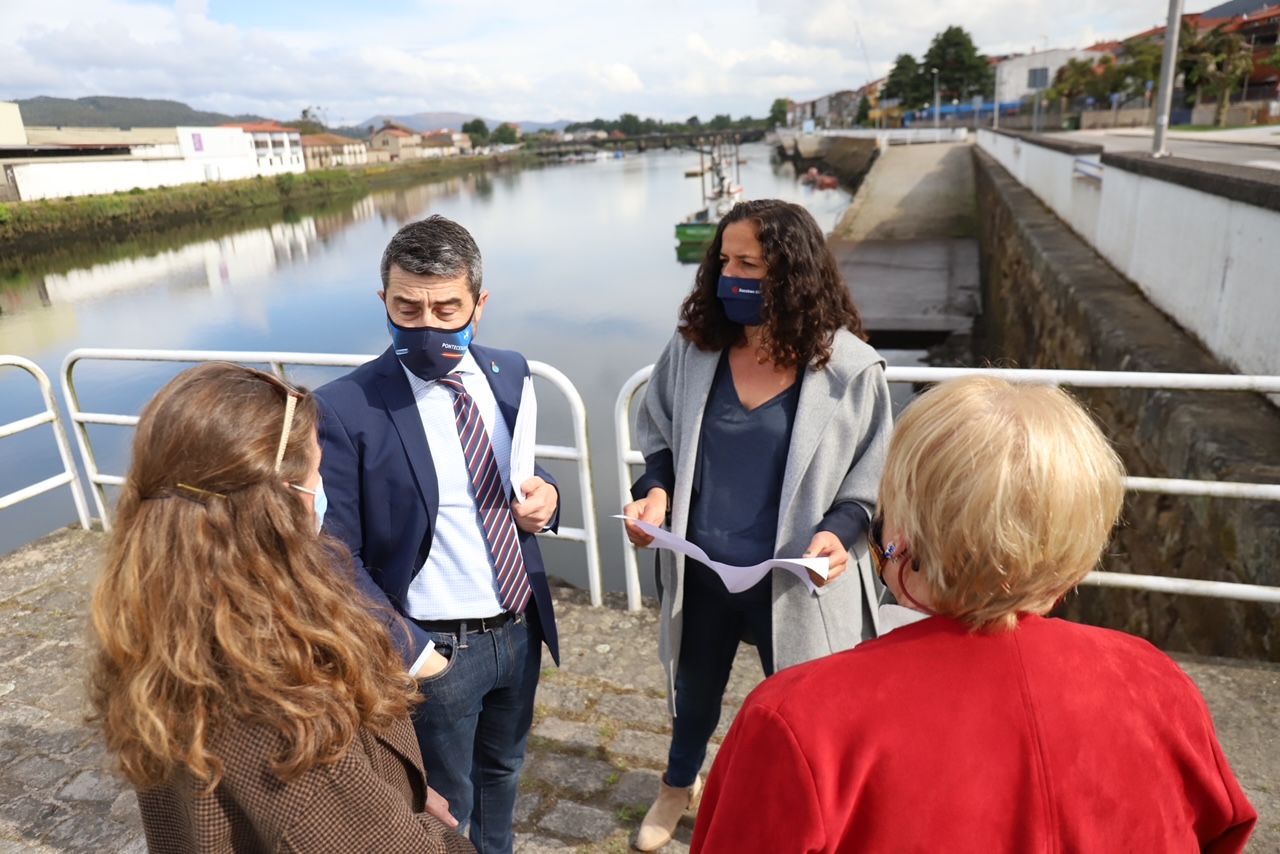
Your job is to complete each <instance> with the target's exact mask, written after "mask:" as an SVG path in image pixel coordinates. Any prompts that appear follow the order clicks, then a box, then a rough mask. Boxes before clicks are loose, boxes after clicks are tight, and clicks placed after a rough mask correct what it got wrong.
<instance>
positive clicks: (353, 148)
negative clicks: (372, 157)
mask: <svg viewBox="0 0 1280 854" xmlns="http://www.w3.org/2000/svg"><path fill="white" fill-rule="evenodd" d="M302 151H303V154H304V156H305V158H306V161H307V169H308V170H311V169H331V168H333V167H334V166H357V165H360V164H363V163H368V162H369V146H367V145H365V144H364V141H363V140H359V139H351V138H350V137H346V136H339V135H338V134H336V133H317V134H308V135H306V136H304V137H302Z"/></svg>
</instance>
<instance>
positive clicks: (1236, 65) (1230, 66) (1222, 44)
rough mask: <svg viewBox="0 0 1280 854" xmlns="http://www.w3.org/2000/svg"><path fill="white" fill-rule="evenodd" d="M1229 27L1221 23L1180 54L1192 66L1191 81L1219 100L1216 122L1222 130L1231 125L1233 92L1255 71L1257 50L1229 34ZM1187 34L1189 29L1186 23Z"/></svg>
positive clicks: (1200, 35)
mask: <svg viewBox="0 0 1280 854" xmlns="http://www.w3.org/2000/svg"><path fill="white" fill-rule="evenodd" d="M1225 26H1226V25H1225V24H1219V25H1218V26H1216V27H1214V28H1213V29H1212V30H1209V31H1208V32H1207V33H1204V34H1199V35H1198V37H1194V38H1193V39H1192V40H1191V42H1190V44H1189V45H1188V46H1187V47H1186V48H1184V49H1182V50H1180V51H1179V53H1181V54H1182V63H1180V65H1181V64H1183V63H1188V64H1189V65H1190V71H1189V72H1188V73H1187V81H1188V82H1189V83H1191V84H1193V85H1195V86H1196V87H1197V91H1198V90H1199V89H1200V88H1203V89H1204V90H1205V92H1206V93H1208V94H1209V95H1211V96H1212V97H1213V98H1214V99H1215V100H1216V101H1217V108H1216V109H1215V110H1214V117H1213V121H1214V124H1216V125H1217V126H1218V127H1225V126H1226V123H1227V108H1228V107H1229V106H1230V105H1231V93H1232V92H1234V91H1235V90H1236V87H1238V86H1239V85H1240V81H1242V80H1244V79H1245V78H1246V77H1248V76H1249V74H1250V73H1252V72H1253V51H1252V50H1251V49H1250V48H1249V45H1248V44H1246V43H1245V40H1244V39H1243V38H1241V37H1240V35H1239V34H1238V33H1229V32H1227V31H1226V29H1225ZM1183 28H1184V32H1185V30H1186V29H1188V27H1187V25H1186V22H1185V21H1184V22H1183Z"/></svg>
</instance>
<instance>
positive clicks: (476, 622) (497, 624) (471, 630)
mask: <svg viewBox="0 0 1280 854" xmlns="http://www.w3.org/2000/svg"><path fill="white" fill-rule="evenodd" d="M523 616H524V615H523V614H513V613H511V612H510V611H503V612H502V613H501V614H498V615H497V616H493V617H476V618H475V619H465V620H414V621H413V622H414V623H416V624H417V626H418V628H420V629H422V630H423V631H427V632H442V633H444V634H450V635H462V634H468V635H472V634H475V633H477V632H491V631H493V630H494V629H500V628H502V627H503V626H505V625H506V624H507V623H510V622H513V621H518V620H520V619H521V618H522V617H523Z"/></svg>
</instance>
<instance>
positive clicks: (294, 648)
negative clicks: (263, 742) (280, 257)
mask: <svg viewBox="0 0 1280 854" xmlns="http://www.w3.org/2000/svg"><path fill="white" fill-rule="evenodd" d="M289 395H294V396H295V398H296V399H297V405H296V410H295V417H294V420H293V426H292V428H291V429H290V431H289V437H288V441H287V444H286V446H285V449H284V456H283V459H282V460H281V462H280V464H279V468H278V469H277V465H276V455H277V449H278V446H279V443H280V436H281V431H282V430H283V428H284V420H285V404H286V399H287V397H288V396H289ZM318 420H319V409H318V406H317V404H316V401H315V398H314V397H312V396H311V395H310V394H308V393H306V392H304V391H301V390H297V389H292V388H290V387H288V386H286V385H285V384H284V383H283V382H281V381H280V380H278V379H276V378H275V377H273V376H271V375H270V374H265V373H263V372H261V371H255V370H252V369H250V368H246V367H243V366H240V365H233V364H226V363H215V364H207V365H201V366H199V367H196V368H192V369H190V370H187V371H184V372H183V373H181V374H179V375H178V376H177V377H176V378H174V379H173V380H172V381H171V382H170V383H169V384H168V385H166V386H165V387H164V388H163V389H161V390H160V392H159V393H158V394H157V395H156V396H155V398H153V399H152V400H151V402H150V403H148V404H147V406H146V408H145V409H144V410H143V413H142V417H141V419H140V420H139V422H138V432H137V435H136V437H135V439H134V443H133V461H132V464H131V466H130V470H129V475H128V478H127V479H126V481H125V484H124V489H123V492H122V494H121V496H120V502H119V507H118V510H117V515H116V522H115V527H114V530H113V532H112V537H111V542H110V546H109V548H108V552H107V559H106V565H105V568H104V570H103V573H102V576H101V577H100V578H99V580H98V582H97V585H96V588H95V590H94V595H93V606H92V614H91V621H92V627H93V632H94V635H95V646H96V649H95V657H94V661H93V666H92V673H91V680H90V698H91V702H92V705H93V709H94V714H93V718H92V719H93V720H94V721H95V722H96V723H97V724H98V725H100V726H101V728H102V730H103V733H104V735H105V736H106V741H107V747H108V749H109V750H110V751H111V752H112V753H114V754H116V755H117V757H118V758H119V762H120V767H121V769H122V770H123V772H124V774H125V776H126V777H128V779H129V780H130V782H132V783H133V784H134V785H136V786H138V787H140V788H145V787H148V786H152V785H156V784H159V783H161V782H164V781H166V780H168V779H170V777H171V775H173V774H175V773H176V772H180V771H183V770H185V771H187V772H189V773H190V774H191V775H192V776H193V777H194V778H196V779H198V780H201V781H203V782H205V783H206V784H207V785H208V786H209V788H210V789H212V788H213V787H214V786H216V785H217V783H218V782H219V780H220V779H221V772H222V763H221V761H220V760H219V757H218V756H217V752H216V744H217V740H218V735H219V733H220V732H222V731H223V730H224V727H225V725H226V724H228V723H230V722H233V721H249V722H253V723H260V724H263V725H265V726H267V727H270V728H272V729H274V730H275V731H277V732H279V733H280V735H281V736H282V737H283V740H284V744H285V747H284V748H283V749H282V751H281V753H280V755H278V756H276V757H274V758H273V760H274V762H273V766H272V767H273V770H274V771H275V773H277V774H279V775H280V776H281V777H282V778H284V779H293V778H296V777H297V776H298V775H300V774H302V773H304V772H305V771H307V770H309V769H310V768H312V767H314V766H316V765H323V764H328V763H332V762H336V761H338V760H339V759H341V758H342V756H343V755H344V754H345V753H346V752H347V750H348V749H349V747H350V746H351V744H352V741H353V740H354V739H355V737H356V735H357V732H358V730H359V729H360V728H362V727H364V728H368V729H370V730H372V731H374V732H383V731H386V729H387V728H388V727H390V726H391V725H392V723H393V722H394V720H395V719H396V718H398V717H402V716H403V715H405V714H407V712H408V710H409V708H410V706H411V705H412V704H413V703H414V702H416V701H417V697H416V686H415V684H414V682H413V680H412V679H411V678H410V677H409V675H408V673H407V672H406V670H405V667H404V665H403V663H402V662H401V660H400V657H399V656H398V655H397V654H396V652H395V651H394V649H393V648H392V644H391V639H390V638H389V637H388V636H387V630H386V628H385V627H384V626H383V625H382V624H381V623H380V622H379V621H378V619H377V618H376V617H375V616H374V614H373V613H372V610H371V608H372V606H371V605H370V604H369V603H368V601H367V600H366V599H364V597H362V596H361V595H360V593H359V592H358V591H357V588H356V584H355V581H354V577H353V576H352V575H351V574H350V572H349V571H344V569H349V568H350V566H351V556H350V554H349V553H348V552H346V551H345V549H343V547H342V546H341V545H340V544H339V543H338V542H337V541H336V540H333V539H332V538H329V537H326V536H323V535H317V534H316V532H315V516H314V515H313V513H312V512H311V510H310V509H308V507H307V505H306V504H305V503H304V502H303V501H302V500H301V498H300V496H299V495H298V494H297V492H296V491H294V490H291V489H290V488H288V486H287V485H286V484H287V483H302V482H303V481H304V480H305V479H306V478H307V477H308V475H309V473H310V472H311V470H312V469H311V467H312V465H313V464H314V461H315V456H314V455H315V454H317V453H318V446H317V445H316V439H315V437H316V426H317V423H318ZM179 484H181V486H179Z"/></svg>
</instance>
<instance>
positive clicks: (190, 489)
mask: <svg viewBox="0 0 1280 854" xmlns="http://www.w3.org/2000/svg"><path fill="white" fill-rule="evenodd" d="M175 486H176V487H177V488H178V489H182V490H185V491H187V492H190V493H192V494H193V495H199V496H201V497H204V498H226V497H227V496H225V495H223V494H222V493H221V492H210V491H209V490H207V489H201V488H200V487H198V486H192V485H191V484H189V483H179V484H175Z"/></svg>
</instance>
